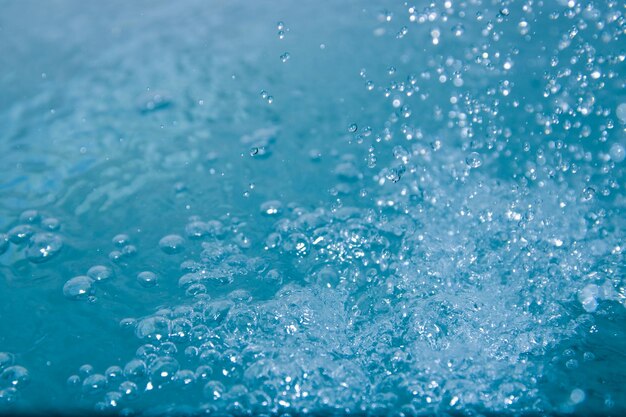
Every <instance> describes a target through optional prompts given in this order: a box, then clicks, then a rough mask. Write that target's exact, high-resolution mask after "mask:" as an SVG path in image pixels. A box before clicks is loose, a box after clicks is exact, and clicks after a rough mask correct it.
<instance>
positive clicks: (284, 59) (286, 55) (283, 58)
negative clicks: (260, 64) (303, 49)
mask: <svg viewBox="0 0 626 417" xmlns="http://www.w3.org/2000/svg"><path fill="white" fill-rule="evenodd" d="M289 58H291V55H290V54H289V52H284V53H283V54H281V55H280V60H281V61H282V62H287V61H288V60H289Z"/></svg>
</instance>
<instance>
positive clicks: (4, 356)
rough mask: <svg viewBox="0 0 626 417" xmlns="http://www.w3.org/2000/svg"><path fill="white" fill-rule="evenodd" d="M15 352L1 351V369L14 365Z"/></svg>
mask: <svg viewBox="0 0 626 417" xmlns="http://www.w3.org/2000/svg"><path fill="white" fill-rule="evenodd" d="M13 360H14V358H13V354H11V353H9V352H0V371H1V370H2V369H4V368H6V367H7V366H10V365H13Z"/></svg>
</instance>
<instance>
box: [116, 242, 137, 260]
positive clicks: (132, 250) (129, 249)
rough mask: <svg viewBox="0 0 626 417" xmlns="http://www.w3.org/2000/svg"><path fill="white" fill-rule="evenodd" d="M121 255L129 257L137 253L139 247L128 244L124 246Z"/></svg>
mask: <svg viewBox="0 0 626 417" xmlns="http://www.w3.org/2000/svg"><path fill="white" fill-rule="evenodd" d="M120 252H121V256H123V257H125V258H128V257H131V256H133V255H135V254H137V247H136V246H135V245H126V246H124V247H123V248H122V250H121V251H120Z"/></svg>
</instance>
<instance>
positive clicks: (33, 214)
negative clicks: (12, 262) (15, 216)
mask: <svg viewBox="0 0 626 417" xmlns="http://www.w3.org/2000/svg"><path fill="white" fill-rule="evenodd" d="M59 228H60V223H59V221H58V220H57V219H56V218H54V217H47V216H44V215H42V214H40V213H39V212H38V211H36V210H27V211H24V212H23V213H22V214H20V216H19V224H18V225H16V226H13V227H11V228H10V229H9V230H8V231H7V233H6V234H5V233H0V255H2V254H3V253H5V252H7V251H9V250H10V249H13V250H15V251H20V252H22V253H23V256H24V258H26V259H27V260H28V261H30V262H31V263H33V264H42V263H45V262H49V261H50V260H52V259H54V258H56V257H57V256H58V254H59V253H60V252H61V250H62V249H63V238H62V237H61V236H60V235H59V234H58V233H55V232H56V231H57V230H58V229H59ZM11 244H12V245H11Z"/></svg>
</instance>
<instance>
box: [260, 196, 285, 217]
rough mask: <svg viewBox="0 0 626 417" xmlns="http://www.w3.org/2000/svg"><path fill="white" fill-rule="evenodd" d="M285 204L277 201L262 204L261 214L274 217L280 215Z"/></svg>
mask: <svg viewBox="0 0 626 417" xmlns="http://www.w3.org/2000/svg"><path fill="white" fill-rule="evenodd" d="M282 207H283V204H282V203H281V202H280V201H277V200H270V201H266V202H265V203H263V204H261V213H262V214H265V215H267V216H274V215H277V214H280V212H281V211H282Z"/></svg>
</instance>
